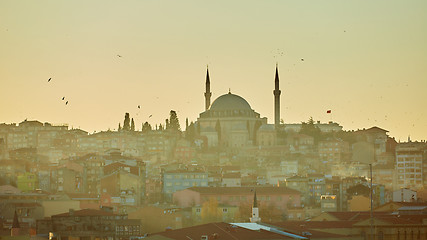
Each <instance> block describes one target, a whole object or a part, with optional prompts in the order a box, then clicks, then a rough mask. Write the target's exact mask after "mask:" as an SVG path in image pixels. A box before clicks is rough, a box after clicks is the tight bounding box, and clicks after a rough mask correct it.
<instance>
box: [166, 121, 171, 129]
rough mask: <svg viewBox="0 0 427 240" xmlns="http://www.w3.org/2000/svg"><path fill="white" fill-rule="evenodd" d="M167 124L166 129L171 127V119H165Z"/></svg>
mask: <svg viewBox="0 0 427 240" xmlns="http://www.w3.org/2000/svg"><path fill="white" fill-rule="evenodd" d="M165 126H166V129H169V128H170V124H169V119H166V120H165Z"/></svg>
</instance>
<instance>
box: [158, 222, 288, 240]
mask: <svg viewBox="0 0 427 240" xmlns="http://www.w3.org/2000/svg"><path fill="white" fill-rule="evenodd" d="M159 235H160V236H163V237H167V238H169V239H176V240H188V239H201V237H202V236H203V235H207V236H208V237H209V239H211V238H212V239H215V237H214V235H216V237H217V238H216V239H222V240H236V239H247V240H251V239H254V240H255V239H292V238H290V237H286V236H283V235H280V234H277V233H273V232H269V231H265V230H260V231H254V230H249V229H245V228H241V227H238V226H233V225H231V224H228V223H224V222H218V223H208V224H203V225H198V226H193V227H187V228H181V229H177V230H169V231H165V232H160V233H154V234H151V235H150V236H159Z"/></svg>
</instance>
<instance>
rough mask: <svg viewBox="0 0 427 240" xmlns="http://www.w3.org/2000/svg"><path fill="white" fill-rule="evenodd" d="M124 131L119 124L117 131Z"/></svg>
mask: <svg viewBox="0 0 427 240" xmlns="http://www.w3.org/2000/svg"><path fill="white" fill-rule="evenodd" d="M121 130H122V126H120V123H119V128H118V129H117V131H121Z"/></svg>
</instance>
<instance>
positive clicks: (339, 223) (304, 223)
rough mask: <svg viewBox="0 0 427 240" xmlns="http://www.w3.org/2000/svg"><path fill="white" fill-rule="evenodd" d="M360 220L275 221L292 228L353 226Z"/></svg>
mask: <svg viewBox="0 0 427 240" xmlns="http://www.w3.org/2000/svg"><path fill="white" fill-rule="evenodd" d="M357 222H358V221H286V222H278V223H273V224H272V225H274V226H279V227H284V228H287V227H289V228H291V229H311V228H314V229H322V228H327V229H331V228H351V227H352V226H353V224H355V223H357Z"/></svg>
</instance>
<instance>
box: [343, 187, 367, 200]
mask: <svg viewBox="0 0 427 240" xmlns="http://www.w3.org/2000/svg"><path fill="white" fill-rule="evenodd" d="M370 194H371V189H370V188H369V187H368V186H366V185H363V184H357V185H354V186H352V187H349V188H348V189H347V195H348V196H347V197H349V198H350V197H351V196H354V195H362V196H369V195H370Z"/></svg>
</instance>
